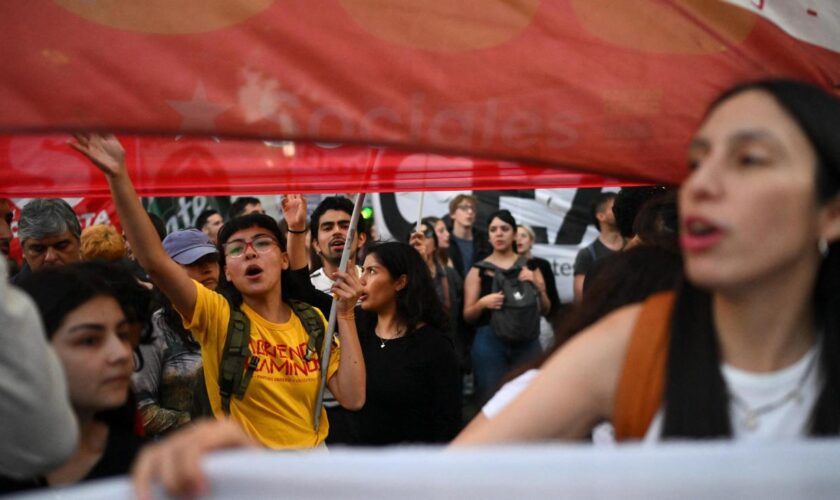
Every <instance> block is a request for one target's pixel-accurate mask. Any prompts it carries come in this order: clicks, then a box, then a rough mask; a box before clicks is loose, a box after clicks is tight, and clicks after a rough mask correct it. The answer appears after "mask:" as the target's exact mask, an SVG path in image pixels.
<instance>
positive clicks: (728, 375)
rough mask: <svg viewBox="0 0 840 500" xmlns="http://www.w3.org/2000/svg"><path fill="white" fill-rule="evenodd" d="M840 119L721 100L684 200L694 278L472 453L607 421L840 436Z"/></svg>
mask: <svg viewBox="0 0 840 500" xmlns="http://www.w3.org/2000/svg"><path fill="white" fill-rule="evenodd" d="M838 117H840V101H838V100H837V98H836V97H834V96H832V95H830V94H828V93H827V92H825V91H824V90H822V89H819V88H817V87H815V86H812V85H809V84H804V83H800V82H794V81H787V80H768V81H760V82H756V83H750V84H746V85H742V86H738V87H736V88H734V89H732V90H730V91H729V92H727V93H725V94H724V95H723V96H722V97H721V98H719V99H718V100H717V101H716V102H715V103H714V104H713V105H712V106H711V108H710V110H709V112H708V113H707V115H706V117H705V119H704V121H703V124H702V125H701V126H700V128H699V130H698V131H697V133H696V134H695V137H694V139H693V140H692V143H691V147H690V150H689V168H690V175H689V177H688V178H687V179H686V181H685V182H684V183H683V185H682V187H681V190H680V195H679V204H680V213H679V219H680V234H681V237H680V243H681V246H682V249H683V253H684V261H685V265H684V268H685V275H686V280H685V281H684V282H683V283H682V285H680V286H679V287H678V290H677V291H676V293H675V294H670V293H666V294H660V295H655V296H653V297H651V298H650V299H648V300H647V301H646V302H645V303H644V304H639V305H633V306H628V307H625V308H622V309H620V310H618V311H616V312H614V313H612V314H610V315H609V316H607V317H606V318H604V319H603V320H601V321H599V322H598V323H596V324H595V325H593V326H592V327H590V328H588V329H586V330H584V331H583V332H582V333H581V334H579V335H578V336H576V337H575V338H573V339H572V340H571V341H570V342H569V343H568V344H566V345H565V346H564V348H562V349H560V350H559V351H558V352H557V353H556V354H555V355H554V356H552V358H551V359H550V360H549V361H548V362H547V363H546V364H545V365H544V367H543V369H542V370H541V373H540V375H539V376H538V377H537V378H536V379H535V380H534V382H533V383H532V384H531V385H530V386H529V387H528V388H527V389H526V390H525V391H524V392H523V393H522V394H521V395H520V396H519V397H518V398H517V399H516V400H515V401H514V402H513V403H512V404H511V405H510V406H508V407H507V408H505V409H504V410H503V411H502V412H501V413H500V414H499V415H498V417H496V418H495V419H494V420H493V421H492V423H491V424H490V425H487V426H484V427H483V428H482V429H478V430H477V431H476V432H475V433H474V434H473V435H471V436H470V438H469V439H465V440H464V441H463V444H476V443H493V442H510V441H522V440H539V439H545V438H552V437H553V438H566V439H575V438H578V439H579V438H582V437H584V436H586V435H587V434H588V432H589V431H590V430H591V428H592V426H593V425H594V424H595V423H597V422H599V421H602V420H611V421H612V422H613V424H614V425H615V427H616V436H617V437H618V438H619V439H634V438H635V439H641V438H644V439H646V440H651V441H656V440H659V439H663V438H664V439H668V438H676V439H686V438H734V439H738V440H752V441H762V440H763V441H767V440H779V439H786V438H791V437H803V436H820V435H837V434H838V433H840V284H838V279H840V248H838V243H837V242H838V240H840V135H838V134H840V126H838V120H840V118H838ZM639 384H641V385H639Z"/></svg>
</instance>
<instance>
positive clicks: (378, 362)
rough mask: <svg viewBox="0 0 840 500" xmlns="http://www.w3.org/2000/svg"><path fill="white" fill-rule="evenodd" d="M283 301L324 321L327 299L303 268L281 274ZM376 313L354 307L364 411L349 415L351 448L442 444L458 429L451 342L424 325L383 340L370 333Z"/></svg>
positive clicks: (457, 383)
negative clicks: (306, 307) (301, 305)
mask: <svg viewBox="0 0 840 500" xmlns="http://www.w3.org/2000/svg"><path fill="white" fill-rule="evenodd" d="M284 279H288V281H287V282H284V286H288V287H289V288H288V289H287V290H288V293H289V298H294V299H297V300H301V301H304V302H307V303H309V304H311V305H312V306H314V307H317V308H318V309H320V310H321V312H322V313H324V316H328V315H329V312H330V304H331V302H332V299H331V297H330V296H329V295H327V294H325V293H323V292H320V291H318V290H316V289H315V287H314V286H312V282H311V281H310V280H309V273H308V271H307V270H306V268H301V269H296V270H293V271H290V272H289V273H287V274H285V275H284ZM375 325H376V314H374V313H371V312H368V311H363V310H362V309H361V308H360V307H359V306H356V330H357V332H358V335H359V343H360V344H361V347H362V355H363V356H364V359H365V371H366V374H367V375H366V378H367V390H366V392H367V395H366V398H365V406H364V407H363V408H362V409H361V410H359V411H358V412H355V413H353V414H352V416H353V422H352V425H351V428H352V430H353V433H354V434H356V436H354V437H353V439H354V440H356V442H355V443H354V444H361V445H368V446H382V445H388V444H396V443H443V442H447V441H450V440H452V438H454V437H455V436H456V435H457V434H458V432H460V430H461V371H460V367H459V362H458V357H457V356H456V354H455V348H454V347H453V344H452V340H451V339H450V338H448V337H447V335H446V334H445V333H442V332H440V331H438V330H437V329H435V328H433V327H431V326H425V327H422V328H420V329H418V330H417V331H415V332H414V333H413V334H411V335H408V336H405V337H401V338H397V339H393V340H387V341H386V342H385V347H381V345H382V342H381V341H380V340H379V338H378V337H377V336H376V333H375V332H374V330H375Z"/></svg>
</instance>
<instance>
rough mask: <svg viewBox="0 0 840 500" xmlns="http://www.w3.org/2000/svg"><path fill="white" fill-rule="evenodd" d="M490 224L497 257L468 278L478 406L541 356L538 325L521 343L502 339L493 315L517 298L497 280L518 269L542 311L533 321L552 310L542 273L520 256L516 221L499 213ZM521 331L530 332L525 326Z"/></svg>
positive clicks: (474, 269) (505, 212)
mask: <svg viewBox="0 0 840 500" xmlns="http://www.w3.org/2000/svg"><path fill="white" fill-rule="evenodd" d="M488 220H489V222H488V224H487V233H488V237H489V239H490V244H491V246H492V247H493V253H492V254H490V256H489V257H487V258H486V259H484V260H482V261H480V262H477V263H475V264H473V266H472V268H470V271H469V273H467V277H466V278H465V279H464V319H465V320H466V321H467V322H469V323H473V324H474V325H475V326H476V327H477V329H476V334H475V340H474V341H473V345H472V366H473V371H474V373H475V385H476V394H477V396H478V399H479V401H480V402H484V401H486V400H487V399H488V398H489V397H490V396H491V395H492V393H493V391H495V390H496V388H497V387H498V385H499V383H500V382H501V381H502V378H503V377H504V376H505V374H506V373H507V372H508V371H510V369H511V368H514V367H516V366H518V365H521V364H523V363H526V362H528V361H530V360H531V359H533V358H535V357H536V356H538V355H539V354H540V352H542V351H541V347H540V342H539V333H540V332H539V323H535V324H534V328H533V330H534V331H532V332H523V335H522V340H510V339H507V338H503V337H502V336H501V335H500V332H496V331H494V329H493V327H492V326H491V324H490V323H491V316H492V315H493V314H496V311H502V310H503V309H504V308H505V307H510V304H511V301H512V300H515V299H517V298H518V297H506V296H505V294H504V293H503V292H502V291H501V290H498V291H495V290H494V279H495V278H496V275H497V274H499V273H503V272H504V271H505V270H508V269H511V268H514V267H515V266H518V267H519V268H520V269H521V271H519V276H518V279H519V281H521V282H527V283H529V284H530V286H533V287H534V289H535V290H536V294H537V299H538V306H537V305H535V307H534V309H533V315H532V316H533V317H534V318H538V317H539V314H540V311H547V310H549V308H550V307H551V301H550V299H549V297H548V293H547V292H546V288H545V280H544V279H543V276H542V273H541V272H540V270H539V269H534V270H531V269H529V268H528V266H527V265H526V260H527V259H525V258H523V257H522V256H520V255H519V254H517V253H516V244H515V237H516V220H515V219H514V218H513V215H511V213H510V212H509V211H508V210H499V211H497V212H494V213H493V214H490V217H489V218H488ZM486 264H489V265H486ZM523 328H526V327H525V326H524V325H523Z"/></svg>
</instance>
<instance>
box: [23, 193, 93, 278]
mask: <svg viewBox="0 0 840 500" xmlns="http://www.w3.org/2000/svg"><path fill="white" fill-rule="evenodd" d="M81 233H82V228H81V226H80V225H79V219H77V218H76V214H75V213H74V212H73V208H72V207H71V206H70V205H69V204H68V203H67V202H66V201H64V200H62V199H60V198H43V199H35V200H32V201H30V202H29V203H27V204H26V205H25V206H24V207H23V209H22V210H21V211H20V221H19V222H18V237H19V238H20V245H21V249H22V250H23V259H24V260H25V261H26V264H27V266H28V267H29V269H30V270H32V271H37V270H39V269H41V268H45V267H57V266H63V265H65V264H70V263H73V262H78V261H80V260H82V255H81V245H80V237H81ZM20 274H24V273H23V272H21V273H20ZM16 278H17V276H16Z"/></svg>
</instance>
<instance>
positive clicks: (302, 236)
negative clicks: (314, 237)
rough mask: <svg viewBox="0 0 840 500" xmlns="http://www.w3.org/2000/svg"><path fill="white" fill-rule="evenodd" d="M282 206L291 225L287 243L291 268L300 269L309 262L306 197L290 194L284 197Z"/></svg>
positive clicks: (287, 221)
mask: <svg viewBox="0 0 840 500" xmlns="http://www.w3.org/2000/svg"><path fill="white" fill-rule="evenodd" d="M280 206H281V207H282V208H283V217H285V219H286V223H287V224H288V226H289V235H288V241H287V245H286V246H287V249H286V250H287V252H288V254H289V269H300V268H302V267H304V266H306V265H307V264H308V262H309V249H308V248H306V198H304V197H303V195H300V194H289V195H286V196H284V197H283V200H282V201H281V202H280Z"/></svg>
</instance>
